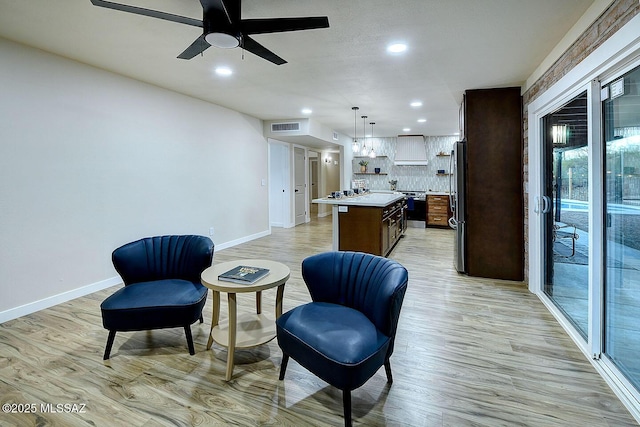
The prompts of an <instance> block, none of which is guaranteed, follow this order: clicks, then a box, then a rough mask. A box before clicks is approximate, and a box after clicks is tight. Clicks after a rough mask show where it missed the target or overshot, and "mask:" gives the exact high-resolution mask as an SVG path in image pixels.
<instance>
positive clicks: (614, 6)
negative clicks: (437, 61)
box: [522, 0, 640, 281]
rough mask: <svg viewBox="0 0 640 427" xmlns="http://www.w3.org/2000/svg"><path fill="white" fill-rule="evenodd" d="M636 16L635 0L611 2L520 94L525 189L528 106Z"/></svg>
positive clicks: (639, 7)
mask: <svg viewBox="0 0 640 427" xmlns="http://www.w3.org/2000/svg"><path fill="white" fill-rule="evenodd" d="M638 14H640V2H639V1H638V0H614V1H613V2H612V3H611V5H609V7H608V8H607V9H606V10H605V11H604V12H603V13H602V15H600V16H599V17H598V19H596V20H595V22H594V23H593V24H592V25H591V26H590V27H589V28H588V29H587V30H586V31H585V32H584V33H582V35H581V36H580V37H578V39H577V40H576V41H575V42H574V43H573V44H572V45H571V46H570V47H569V49H567V50H566V51H565V52H564V53H563V54H562V56H560V58H558V60H557V61H556V62H555V63H554V64H553V65H552V66H551V67H549V69H548V70H547V71H546V72H545V73H544V74H543V75H542V76H541V77H540V78H539V79H538V80H537V81H536V82H535V83H534V84H533V85H532V86H531V87H530V88H529V89H528V90H527V91H526V92H525V93H524V94H523V96H522V103H523V126H522V129H523V132H524V135H523V138H524V158H523V171H524V183H525V187H524V188H527V183H528V182H529V157H528V154H527V153H528V147H529V140H528V130H529V123H528V110H529V104H530V103H531V102H532V101H534V100H535V99H536V98H537V97H538V96H540V94H542V93H544V91H546V90H547V89H549V88H550V87H551V86H552V85H553V84H554V83H556V82H557V81H558V80H560V79H561V78H562V77H563V76H564V75H565V74H567V73H568V72H569V71H571V69H573V68H574V67H575V66H576V65H577V64H579V63H580V62H581V61H582V60H583V59H585V58H586V57H587V56H589V54H591V53H592V52H593V51H594V50H595V49H597V48H598V47H599V46H600V45H601V44H602V43H603V42H605V41H606V40H607V39H608V38H609V37H611V36H612V35H613V34H615V32H616V31H618V30H619V29H620V28H621V27H622V26H624V25H625V24H626V23H627V22H629V20H631V19H632V18H633V17H634V16H636V15H638ZM523 191H524V201H525V218H524V226H525V228H524V230H525V236H524V238H525V281H528V280H529V253H528V246H527V243H528V241H529V236H528V230H529V228H528V226H529V206H528V204H529V203H528V200H529V194H528V192H527V191H526V190H524V189H523Z"/></svg>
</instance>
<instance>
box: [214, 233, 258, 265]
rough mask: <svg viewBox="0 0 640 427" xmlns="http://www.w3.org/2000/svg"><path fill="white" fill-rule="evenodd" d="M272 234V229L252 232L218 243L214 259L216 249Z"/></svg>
mask: <svg viewBox="0 0 640 427" xmlns="http://www.w3.org/2000/svg"><path fill="white" fill-rule="evenodd" d="M270 234H271V229H269V230H265V231H261V232H260V233H256V234H251V235H249V236H245V237H242V238H240V239H236V240H231V241H230V242H225V243H220V244H218V243H216V246H215V248H214V255H213V259H214V260H215V252H216V251H221V250H223V249H227V248H231V247H233V246H237V245H240V244H242V243H246V242H250V241H252V240H255V239H259V238H261V237H265V236H268V235H270Z"/></svg>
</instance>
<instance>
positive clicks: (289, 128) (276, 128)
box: [271, 122, 300, 132]
mask: <svg viewBox="0 0 640 427" xmlns="http://www.w3.org/2000/svg"><path fill="white" fill-rule="evenodd" d="M299 130H300V123H299V122H290V123H271V132H295V131H299Z"/></svg>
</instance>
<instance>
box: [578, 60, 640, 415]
mask: <svg viewBox="0 0 640 427" xmlns="http://www.w3.org/2000/svg"><path fill="white" fill-rule="evenodd" d="M638 67H640V51H639V52H637V54H636V55H635V56H633V57H631V58H630V59H629V60H628V61H626V62H625V63H623V64H621V65H620V66H619V67H616V68H612V69H610V70H608V71H607V72H606V73H604V74H603V75H602V80H601V87H605V86H606V85H608V84H609V83H611V82H613V81H615V80H617V79H619V78H620V77H621V76H622V75H624V74H626V73H627V72H629V71H631V70H633V69H634V68H638ZM601 93H602V92H601ZM600 106H602V102H600ZM601 108H602V107H601ZM603 126H604V125H603ZM600 133H601V135H602V136H603V137H604V129H603V128H601V129H600ZM602 144H603V145H604V144H605V142H604V140H603V142H602ZM600 155H601V157H602V168H603V174H602V178H601V179H602V191H601V193H600V198H601V200H600V203H601V206H602V209H601V210H600V213H601V215H602V217H601V221H603V222H604V205H605V200H604V180H605V173H606V171H605V170H604V169H605V164H604V162H605V147H604V146H603V147H601V151H600ZM589 225H590V226H591V224H589ZM601 239H602V242H604V228H603V232H602V235H601ZM602 245H604V243H602ZM603 250H604V249H603ZM600 267H601V269H602V283H603V286H602V295H601V298H602V300H601V301H602V310H601V316H602V319H601V329H600V337H601V346H604V328H605V322H604V305H605V298H604V292H605V289H604V281H605V277H604V275H605V269H604V263H602V264H601V266H600ZM601 350H602V347H601ZM600 362H601V365H602V369H603V370H604V371H605V372H606V373H607V374H608V375H609V376H611V377H613V379H614V381H615V382H616V385H617V386H618V387H620V388H623V389H625V390H627V391H628V393H629V394H630V395H631V396H633V399H629V398H628V396H625V395H622V396H621V395H620V394H619V393H616V394H618V397H620V399H621V400H622V401H623V402H625V404H627V403H629V402H631V404H635V403H636V402H638V401H640V390H636V389H635V387H634V386H633V384H631V382H630V381H628V380H627V379H626V378H625V377H624V376H623V375H622V374H621V373H620V372H619V369H618V368H617V366H616V365H615V363H613V362H612V361H611V360H610V359H609V358H608V357H607V356H606V353H605V355H604V357H602V358H601V359H600ZM614 391H615V388H614ZM634 400H635V402H633V401H634ZM627 406H629V405H628V404H627ZM632 413H633V412H632Z"/></svg>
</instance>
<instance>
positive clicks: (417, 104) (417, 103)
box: [410, 101, 422, 108]
mask: <svg viewBox="0 0 640 427" xmlns="http://www.w3.org/2000/svg"><path fill="white" fill-rule="evenodd" d="M410 105H411V106H412V107H414V108H415V107H422V101H413V102H412V103H411V104H410Z"/></svg>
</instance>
